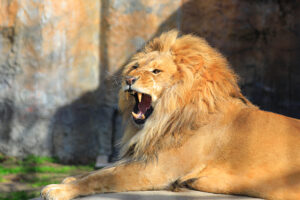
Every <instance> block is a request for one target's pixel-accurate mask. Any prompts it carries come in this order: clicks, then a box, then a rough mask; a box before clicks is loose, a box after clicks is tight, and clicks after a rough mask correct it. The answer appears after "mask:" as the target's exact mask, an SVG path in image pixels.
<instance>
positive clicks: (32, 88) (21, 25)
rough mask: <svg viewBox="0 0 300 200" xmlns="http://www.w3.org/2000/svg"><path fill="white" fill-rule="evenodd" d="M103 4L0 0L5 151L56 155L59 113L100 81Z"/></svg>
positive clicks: (0, 118)
mask: <svg viewBox="0 0 300 200" xmlns="http://www.w3.org/2000/svg"><path fill="white" fill-rule="evenodd" d="M99 7H100V4H99V2H98V1H93V0H89V1H86V0H82V1H73V0H70V1H69V0H67V1H50V0H49V1H33V0H32V1H31V0H28V1H27V0H26V1H16V0H4V1H1V2H0V113H1V115H0V127H1V128H0V137H1V139H0V151H1V152H3V153H6V154H9V155H16V156H23V155H26V154H39V155H51V154H52V152H53V143H52V142H53V134H52V130H53V122H54V121H55V120H56V119H54V118H53V116H54V114H55V113H56V112H57V110H58V109H59V108H61V107H62V106H65V105H66V104H70V103H72V101H74V100H76V99H77V98H78V96H80V95H82V94H83V93H85V92H87V91H90V90H95V89H96V88H97V87H98V85H99V23H100V17H99ZM69 128H70V127H69Z"/></svg>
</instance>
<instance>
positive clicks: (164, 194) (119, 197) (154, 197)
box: [34, 191, 258, 200]
mask: <svg viewBox="0 0 300 200" xmlns="http://www.w3.org/2000/svg"><path fill="white" fill-rule="evenodd" d="M79 199H82V200H104V199H105V200H109V199H111V200H200V199H203V200H204V199H205V200H207V199H211V200H221V199H222V200H230V199H243V200H251V199H253V200H254V199H258V198H252V197H245V196H234V195H224V194H212V193H206V192H198V191H186V192H169V191H144V192H123V193H111V194H97V195H92V196H87V197H81V198H76V200H79ZM34 200H42V199H39V198H36V199H34Z"/></svg>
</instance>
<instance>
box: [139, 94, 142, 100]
mask: <svg viewBox="0 0 300 200" xmlns="http://www.w3.org/2000/svg"><path fill="white" fill-rule="evenodd" d="M138 99H139V102H141V101H142V93H138Z"/></svg>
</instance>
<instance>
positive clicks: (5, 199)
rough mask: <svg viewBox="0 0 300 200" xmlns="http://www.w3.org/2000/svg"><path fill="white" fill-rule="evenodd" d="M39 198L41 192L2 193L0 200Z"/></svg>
mask: <svg viewBox="0 0 300 200" xmlns="http://www.w3.org/2000/svg"><path fill="white" fill-rule="evenodd" d="M37 196H39V192H26V191H18V192H9V193H8V192H4V193H0V200H27V199H32V198H35V197H37Z"/></svg>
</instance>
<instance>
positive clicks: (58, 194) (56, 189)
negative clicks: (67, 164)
mask: <svg viewBox="0 0 300 200" xmlns="http://www.w3.org/2000/svg"><path fill="white" fill-rule="evenodd" d="M41 197H42V198H43V199H45V200H69V199H72V198H74V197H75V196H74V195H72V187H71V185H68V184H51V185H48V186H46V187H44V188H43V189H42V191H41Z"/></svg>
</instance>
